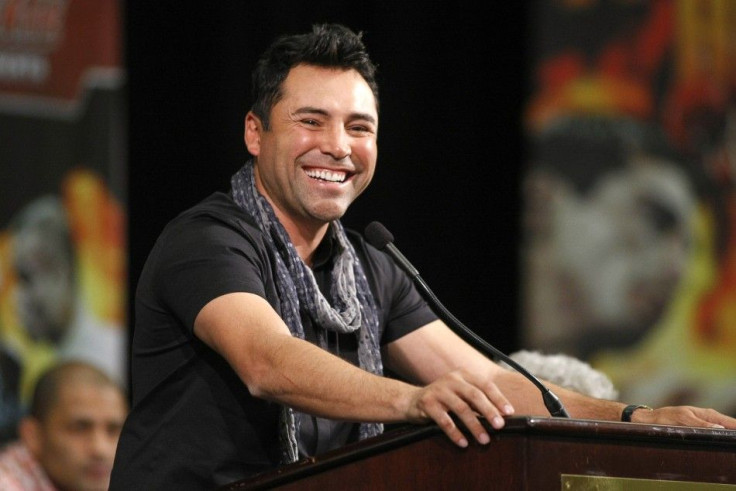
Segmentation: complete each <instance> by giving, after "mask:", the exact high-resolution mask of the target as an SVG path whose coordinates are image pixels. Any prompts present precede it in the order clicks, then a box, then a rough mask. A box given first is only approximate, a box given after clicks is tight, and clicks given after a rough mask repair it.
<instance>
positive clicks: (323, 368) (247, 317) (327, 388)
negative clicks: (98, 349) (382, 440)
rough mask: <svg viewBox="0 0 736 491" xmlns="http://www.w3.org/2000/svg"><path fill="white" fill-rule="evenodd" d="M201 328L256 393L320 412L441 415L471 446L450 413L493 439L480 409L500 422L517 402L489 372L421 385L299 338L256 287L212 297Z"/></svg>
mask: <svg viewBox="0 0 736 491" xmlns="http://www.w3.org/2000/svg"><path fill="white" fill-rule="evenodd" d="M194 333H195V335H196V336H197V337H198V338H200V339H201V340H202V341H203V342H205V343H206V344H207V345H209V346H210V347H211V348H212V349H214V350H215V351H217V352H218V353H220V354H221V355H222V356H223V357H224V358H225V359H226V360H227V361H228V363H229V364H230V365H231V366H232V367H233V369H234V370H235V371H236V373H237V374H238V375H239V376H240V378H241V380H242V381H243V382H244V383H245V385H246V386H247V387H248V390H249V391H250V392H251V394H253V395H254V396H255V397H260V398H263V399H267V400H271V401H276V402H279V403H281V404H285V405H289V406H291V407H294V408H295V409H298V410H300V411H303V412H306V413H310V414H314V415H317V416H322V417H328V418H332V419H341V420H347V421H362V422H366V421H380V422H384V423H392V422H411V423H426V422H429V421H430V420H434V421H435V422H437V424H438V425H439V426H440V427H441V428H443V429H444V430H445V432H446V433H447V434H448V436H450V438H451V439H452V440H453V441H455V442H456V443H457V444H458V445H461V446H466V445H467V441H466V439H465V436H464V435H463V433H462V432H461V431H460V430H459V429H458V428H456V427H455V424H454V423H453V421H452V418H451V417H450V415H449V414H450V413H453V414H455V415H456V416H458V417H459V418H461V419H462V421H463V423H464V424H465V425H466V426H467V427H468V428H472V431H473V433H474V434H475V435H476V438H478V440H479V441H480V442H482V443H486V442H488V441H489V437H488V435H487V434H486V432H485V430H484V428H483V426H482V425H481V424H480V422H479V421H478V418H477V415H478V414H482V415H483V416H484V417H486V419H488V420H489V421H491V422H492V424H494V425H496V426H497V427H499V428H500V427H501V426H503V418H501V417H500V414H501V413H500V411H499V410H498V409H497V408H498V407H510V405H509V403H508V400H507V399H506V398H505V396H504V395H503V394H502V393H501V391H500V390H499V389H498V388H497V387H496V386H495V384H493V383H492V382H491V381H490V380H488V378H487V377H484V376H475V375H473V374H468V375H467V376H465V377H458V376H457V375H456V374H454V373H449V374H445V375H442V374H439V373H438V374H436V375H437V376H436V377H435V378H436V380H435V381H434V382H433V383H432V384H430V385H428V386H426V387H418V386H414V385H411V384H408V383H405V382H402V381H399V380H394V379H391V378H387V377H380V376H376V375H373V374H371V373H368V372H366V371H364V370H362V369H360V368H358V367H355V366H353V365H351V364H350V363H348V362H346V361H344V360H342V359H340V358H339V357H336V356H334V355H332V354H330V353H328V352H326V351H324V350H322V349H321V348H319V347H317V346H314V345H313V344H311V343H309V342H306V341H303V340H300V339H298V338H295V337H293V336H292V335H291V334H290V333H289V330H288V328H287V326H286V325H285V324H284V322H283V320H282V319H281V318H280V317H279V316H278V314H277V313H276V312H275V311H274V310H273V308H272V307H271V306H270V305H269V304H268V302H266V300H264V299H263V298H261V297H259V296H257V295H254V294H250V293H231V294H227V295H223V296H221V297H218V298H216V299H214V300H212V301H210V302H209V303H208V304H207V305H205V306H204V307H203V308H202V310H201V311H200V313H199V314H198V315H197V318H196V319H195V322H194Z"/></svg>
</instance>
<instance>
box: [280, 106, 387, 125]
mask: <svg viewBox="0 0 736 491" xmlns="http://www.w3.org/2000/svg"><path fill="white" fill-rule="evenodd" d="M294 114H321V115H322V116H329V115H330V114H329V113H328V112H327V111H325V110H324V109H320V108H318V107H312V106H304V107H300V108H298V109H297V110H295V111H294ZM356 119H361V120H364V121H368V122H369V123H373V124H376V118H375V117H373V115H371V114H369V113H357V112H356V113H351V114H350V120H351V121H354V120H356Z"/></svg>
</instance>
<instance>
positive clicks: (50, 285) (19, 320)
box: [0, 171, 127, 443]
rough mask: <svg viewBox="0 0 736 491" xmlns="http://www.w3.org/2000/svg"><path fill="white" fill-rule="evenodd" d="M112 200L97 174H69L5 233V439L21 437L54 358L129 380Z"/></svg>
mask: <svg viewBox="0 0 736 491" xmlns="http://www.w3.org/2000/svg"><path fill="white" fill-rule="evenodd" d="M106 197H107V194H106V192H105V188H104V185H103V184H102V183H101V182H100V180H99V179H97V178H96V177H95V176H94V175H93V174H91V173H89V172H83V171H79V172H74V173H70V174H69V177H68V178H67V179H66V180H65V182H64V186H63V187H62V193H60V194H58V195H57V194H55V193H50V194H44V195H40V196H38V197H36V198H34V199H31V200H29V201H28V202H27V203H26V204H25V205H24V206H23V207H22V208H20V209H19V210H18V211H17V212H16V213H15V214H14V215H13V216H12V217H11V218H10V220H9V222H8V226H7V228H6V229H5V230H4V231H3V233H2V235H0V362H2V364H3V371H2V377H0V389H2V399H1V400H0V443H2V442H6V441H8V440H9V439H12V438H14V437H16V436H17V434H16V429H17V423H18V418H19V417H20V414H21V412H22V411H24V410H25V409H27V407H28V403H29V400H30V396H31V391H32V389H33V387H34V385H35V382H36V379H37V378H38V376H39V374H40V373H41V372H42V371H43V370H44V369H46V368H47V367H48V366H49V365H51V364H53V363H55V362H57V361H60V360H66V359H75V360H85V361H87V362H89V363H91V364H93V365H95V366H96V367H98V368H100V369H102V370H103V371H105V372H106V373H107V375H109V376H110V377H112V378H113V379H115V381H116V382H117V383H119V384H120V385H121V386H124V384H125V383H126V378H125V369H126V363H125V362H126V356H125V351H126V348H127V332H126V329H125V325H124V317H123V316H122V315H121V306H122V305H123V303H124V296H123V295H122V294H121V290H122V288H123V287H124V284H125V283H124V270H123V264H124V260H123V258H122V254H123V252H122V251H123V250H122V248H120V247H119V245H118V244H117V243H116V241H117V240H119V239H118V237H119V235H120V234H119V232H118V230H119V228H120V227H119V226H118V221H117V220H116V217H118V216H119V215H120V214H119V213H114V209H112V211H111V208H112V206H110V204H109V203H110V200H109V199H106ZM116 245H118V247H116Z"/></svg>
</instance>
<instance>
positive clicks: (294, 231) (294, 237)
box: [274, 207, 330, 267]
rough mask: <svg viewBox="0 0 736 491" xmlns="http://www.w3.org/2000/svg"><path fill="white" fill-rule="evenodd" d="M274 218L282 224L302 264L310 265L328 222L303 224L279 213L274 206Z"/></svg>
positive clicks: (323, 236)
mask: <svg viewBox="0 0 736 491" xmlns="http://www.w3.org/2000/svg"><path fill="white" fill-rule="evenodd" d="M274 212H275V213H276V218H278V220H279V222H281V225H283V227H284V229H285V230H286V233H287V234H288V235H289V239H291V243H292V244H293V245H294V248H295V249H296V252H297V254H299V257H300V258H301V259H302V261H304V264H306V265H307V266H309V267H311V266H312V260H313V259H314V252H315V251H316V250H317V247H319V245H320V243H321V242H322V239H324V238H325V234H326V233H327V230H329V228H330V224H329V223H314V224H305V223H303V222H297V221H295V220H292V219H291V218H290V217H288V216H286V215H284V214H283V213H281V211H280V210H279V209H278V208H276V207H274Z"/></svg>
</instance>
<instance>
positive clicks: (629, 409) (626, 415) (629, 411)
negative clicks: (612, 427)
mask: <svg viewBox="0 0 736 491" xmlns="http://www.w3.org/2000/svg"><path fill="white" fill-rule="evenodd" d="M637 409H645V410H647V411H653V409H652V408H651V407H649V406H646V405H644V404H629V405H628V406H626V407H625V408H624V410H623V411H621V421H623V422H625V423H630V422H631V416H632V415H633V414H634V411H636V410H637Z"/></svg>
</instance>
